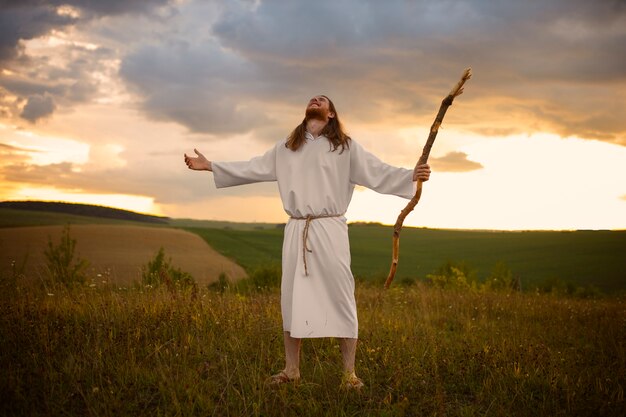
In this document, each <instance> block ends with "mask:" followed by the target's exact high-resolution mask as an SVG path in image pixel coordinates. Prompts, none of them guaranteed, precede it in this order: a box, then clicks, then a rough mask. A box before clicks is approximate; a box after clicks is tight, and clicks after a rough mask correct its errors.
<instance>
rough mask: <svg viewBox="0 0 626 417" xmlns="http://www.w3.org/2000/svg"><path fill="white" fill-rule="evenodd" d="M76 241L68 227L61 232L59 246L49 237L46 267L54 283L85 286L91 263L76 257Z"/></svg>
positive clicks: (45, 253)
mask: <svg viewBox="0 0 626 417" xmlns="http://www.w3.org/2000/svg"><path fill="white" fill-rule="evenodd" d="M75 251H76V239H72V238H71V237H70V226H69V225H66V226H65V227H64V228H63V231H62V232H61V241H60V242H59V244H58V245H56V246H55V245H54V244H53V243H52V239H50V237H48V249H46V250H45V252H44V255H45V256H46V267H47V270H48V273H49V276H50V279H51V280H52V282H55V283H61V284H63V285H65V286H72V285H75V284H83V283H84V282H85V280H86V279H87V275H86V274H85V270H86V269H87V267H88V266H89V262H88V261H86V260H85V259H81V258H78V257H75Z"/></svg>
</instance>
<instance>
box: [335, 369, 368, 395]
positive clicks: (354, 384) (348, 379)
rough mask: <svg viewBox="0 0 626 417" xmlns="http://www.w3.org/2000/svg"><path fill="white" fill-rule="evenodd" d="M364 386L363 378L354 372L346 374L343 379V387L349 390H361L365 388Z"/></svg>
mask: <svg viewBox="0 0 626 417" xmlns="http://www.w3.org/2000/svg"><path fill="white" fill-rule="evenodd" d="M364 386H365V384H364V383H363V381H362V380H361V378H359V377H358V376H356V374H355V373H354V372H352V373H350V374H344V376H343V378H342V380H341V388H343V389H345V390H348V391H360V390H361V388H363V387H364Z"/></svg>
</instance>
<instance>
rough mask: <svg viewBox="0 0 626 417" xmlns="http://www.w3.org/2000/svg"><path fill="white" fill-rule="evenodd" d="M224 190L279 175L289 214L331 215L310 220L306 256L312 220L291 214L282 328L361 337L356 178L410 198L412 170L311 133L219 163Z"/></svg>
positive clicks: (216, 170)
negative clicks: (354, 230) (354, 268)
mask: <svg viewBox="0 0 626 417" xmlns="http://www.w3.org/2000/svg"><path fill="white" fill-rule="evenodd" d="M213 174H214V180H215V185H216V187H217V188H222V187H231V186H235V185H241V184H249V183H253V182H261V181H278V188H279V191H280V197H281V199H282V203H283V207H284V209H285V212H287V214H288V215H289V216H290V217H306V216H307V215H332V214H340V215H341V216H340V217H327V218H319V219H314V220H312V221H311V222H310V226H309V232H308V240H307V242H308V243H307V246H308V248H309V249H310V250H311V251H312V252H307V253H306V262H307V269H308V275H305V271H304V261H303V256H302V245H303V239H302V238H303V235H302V233H303V229H304V226H305V223H306V221H304V220H296V219H292V218H290V219H289V221H288V222H287V225H286V226H285V232H284V240H283V253H282V283H281V310H282V316H283V329H284V330H285V331H288V332H290V333H291V336H292V337H296V338H311V337H347V338H357V337H358V321H357V313H356V302H355V299H354V277H353V276H352V272H351V270H350V245H349V241H348V226H347V224H346V218H345V217H344V216H343V214H345V212H346V210H347V209H348V204H349V203H350V200H351V198H352V193H353V191H354V186H355V184H358V185H363V186H365V187H368V188H371V189H372V190H374V191H377V192H379V193H384V194H393V195H397V196H400V197H404V198H411V197H413V195H414V192H415V183H414V182H413V170H410V169H406V168H396V167H393V166H390V165H388V164H386V163H384V162H382V161H381V160H380V159H378V158H377V157H376V156H374V155H372V154H371V153H369V152H367V151H366V150H364V149H363V147H362V146H361V145H359V144H358V143H357V142H355V141H354V140H351V141H350V147H349V149H345V150H344V151H343V152H341V147H339V148H338V149H337V150H336V151H334V152H331V148H330V142H329V141H328V139H327V138H326V137H324V136H318V137H317V138H313V136H312V135H311V134H310V133H308V132H307V139H306V142H305V143H304V144H303V145H302V146H301V147H300V149H298V150H297V151H296V152H294V151H292V150H290V149H288V148H286V147H285V140H282V141H280V142H278V143H277V144H276V145H275V146H274V147H273V148H272V149H270V150H269V151H267V152H266V153H265V154H264V155H262V156H258V157H256V158H252V159H251V160H249V161H239V162H213Z"/></svg>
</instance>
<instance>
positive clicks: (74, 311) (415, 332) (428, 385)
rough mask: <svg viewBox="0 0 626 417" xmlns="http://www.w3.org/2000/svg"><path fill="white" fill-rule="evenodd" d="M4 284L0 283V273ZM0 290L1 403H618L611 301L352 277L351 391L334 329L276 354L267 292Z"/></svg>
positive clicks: (471, 411)
mask: <svg viewBox="0 0 626 417" xmlns="http://www.w3.org/2000/svg"><path fill="white" fill-rule="evenodd" d="M3 282H5V281H3ZM2 294H3V295H2V296H0V335H1V337H0V369H2V371H1V372H2V378H0V393H1V394H0V395H1V396H2V397H3V400H2V401H0V414H2V415H133V416H135V415H150V416H154V415H185V416H187V415H202V416H206V415H215V416H229V415H232V416H234V415H237V416H239V415H259V416H273V415H301V416H307V415H333V416H356V415H359V416H360V415H376V416H379V415H382V416H396V415H397V416H400V415H449V416H473V415H502V416H509V415H517V416H555V415H576V416H578V415H589V416H597V415H615V416H618V415H623V412H624V410H625V403H624V386H625V385H626V355H625V342H626V335H625V332H624V329H625V328H626V305H625V301H624V300H623V299H609V298H604V299H596V300H581V299H573V298H567V297H562V296H554V295H548V294H536V293H502V292H489V291H487V292H479V291H461V290H450V289H438V288H433V287H428V286H424V285H422V284H419V283H418V284H417V285H413V286H409V287H401V286H396V287H395V288H392V290H390V291H386V292H383V291H382V290H380V289H379V288H378V287H370V286H367V285H360V286H359V287H358V291H357V302H358V307H359V319H360V343H359V345H358V352H357V372H358V373H359V374H360V376H361V377H362V378H363V379H364V381H365V383H366V387H365V389H364V390H363V391H362V392H361V393H360V394H356V393H350V392H344V391H341V390H340V389H339V384H340V377H341V375H340V363H341V360H340V352H339V348H338V343H337V341H336V340H334V339H316V340H306V341H305V343H304V345H303V352H302V376H303V381H302V383H301V384H300V385H299V386H285V387H280V388H278V389H271V388H268V387H266V386H265V384H264V381H265V379H266V378H267V376H269V375H270V374H271V373H272V372H276V371H278V370H279V369H281V368H282V365H283V362H282V358H283V348H282V327H281V321H280V320H281V319H280V305H279V295H278V292H277V291H276V290H272V289H269V290H268V289H265V290H264V291H262V292H249V293H246V294H245V295H243V294H241V293H236V292H232V291H231V290H229V289H226V290H225V291H223V292H221V293H220V292H217V291H210V290H207V289H200V291H199V293H197V294H196V297H195V298H192V295H191V293H190V292H185V291H182V292H180V293H178V294H176V296H173V294H172V293H171V292H168V291H167V290H166V289H164V288H163V287H159V288H150V287H147V286H136V287H132V288H127V289H124V288H119V287H112V286H110V285H98V286H95V287H75V288H66V287H63V286H58V287H56V288H53V289H48V291H40V290H38V289H36V288H25V287H22V286H20V285H19V283H18V285H17V286H15V287H13V288H12V291H2Z"/></svg>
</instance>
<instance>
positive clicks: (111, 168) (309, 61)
mask: <svg viewBox="0 0 626 417" xmlns="http://www.w3.org/2000/svg"><path fill="white" fill-rule="evenodd" d="M98 4H99V5H98V6H96V3H93V2H80V1H79V2H73V3H72V5H71V6H70V5H63V6H59V7H55V6H48V5H45V4H43V3H36V4H35V3H31V2H25V3H24V4H23V5H21V4H19V3H17V4H12V5H9V6H0V14H1V15H2V16H1V17H2V19H3V20H1V21H3V22H4V21H6V22H10V21H15V22H23V25H24V26H23V27H17V26H16V27H15V28H13V27H12V26H11V28H9V29H7V31H5V32H3V35H2V38H0V180H1V183H0V200H26V199H35V200H54V201H69V202H81V203H90V204H98V205H107V206H112V207H118V208H124V209H129V210H133V211H139V212H147V213H152V214H157V215H165V216H170V217H187V218H198V219H216V220H231V221H244V222H253V221H257V222H283V221H285V219H286V215H285V214H284V212H283V211H282V206H281V203H280V200H279V198H278V193H277V191H276V184H257V185H249V186H243V187H238V188H233V189H225V190H216V189H215V186H214V184H213V180H212V175H211V174H210V173H198V172H190V171H189V170H188V169H187V168H186V166H185V165H184V163H183V153H185V152H187V153H192V152H193V149H194V148H198V149H199V150H200V151H202V152H203V153H205V155H206V156H207V157H208V158H209V159H212V160H244V159H248V158H251V157H254V156H256V155H259V154H261V153H262V152H264V150H266V149H268V148H269V147H270V146H272V145H273V144H274V143H275V142H277V141H279V140H281V139H282V138H284V137H285V136H287V135H288V133H289V132H290V131H291V129H293V128H294V127H295V126H296V125H297V124H298V123H299V122H300V121H301V120H302V117H303V112H304V106H305V105H306V103H307V101H308V99H309V98H310V97H311V96H313V95H315V94H320V93H323V94H326V95H328V96H329V97H331V99H332V100H333V101H334V102H335V104H336V106H337V109H338V113H339V115H340V117H341V120H342V122H343V123H344V125H345V127H346V128H347V131H348V132H349V134H350V135H351V136H352V137H353V138H354V139H355V140H356V141H358V142H359V143H361V144H362V145H363V146H364V147H365V148H366V149H368V150H370V151H371V152H373V153H374V154H376V155H377V156H379V157H380V158H381V159H383V160H384V161H386V162H388V163H390V164H394V165H398V166H405V167H412V166H413V165H414V164H415V162H416V161H417V159H418V157H419V155H420V154H421V148H422V146H423V144H424V141H425V139H426V137H427V134H428V129H429V127H430V124H431V123H432V120H433V118H434V116H435V113H436V111H437V108H438V106H439V102H440V101H441V99H442V98H443V96H444V95H445V94H447V93H448V91H449V90H450V88H451V87H452V85H453V84H454V83H455V82H456V81H457V79H458V77H459V76H460V74H461V72H462V70H463V69H464V68H466V67H469V66H471V67H472V68H473V72H474V77H473V78H472V79H471V80H470V81H469V82H468V84H467V86H466V89H465V93H464V94H463V95H461V96H460V97H459V98H457V99H456V100H455V102H454V105H453V106H452V107H451V108H450V109H449V112H448V115H447V116H446V119H445V121H444V124H443V126H442V128H441V129H440V131H439V136H438V138H437V142H436V143H435V146H434V148H433V151H432V153H431V158H430V161H429V162H430V164H431V166H432V168H433V174H432V178H431V181H429V182H428V183H427V184H425V186H424V193H423V196H422V199H421V201H420V203H419V205H418V207H417V208H416V210H415V212H414V213H412V214H411V215H409V217H408V218H407V219H406V221H405V224H407V225H412V226H426V227H437V228H464V229H477V228H479V229H507V230H509V229H512V230H526V229H563V230H571V229H626V215H625V213H626V181H625V179H626V93H625V92H626V72H625V71H624V64H623V58H620V57H618V55H619V54H616V53H615V50H614V49H615V45H622V44H624V43H625V42H626V7H625V6H624V5H622V4H621V3H619V2H600V3H596V2H585V1H582V0H574V1H570V0H551V1H548V2H543V3H541V4H537V5H535V4H534V3H533V4H532V5H531V4H530V3H522V2H516V1H513V0H511V1H507V2H501V3H499V5H498V6H497V7H487V6H486V4H485V3H484V2H480V1H464V2H461V1H452V2H436V1H432V2H429V1H427V2H416V3H415V4H414V3H412V2H405V1H389V2H369V3H368V2H359V1H356V0H355V1H348V2H343V3H341V4H336V3H335V2H331V1H320V2H292V3H290V6H289V7H282V6H281V5H280V2H267V1H259V2H248V1H232V2H203V1H199V0H184V1H166V0H154V1H152V0H142V1H138V2H128V3H123V2H122V3H118V2H112V3H106V4H105V3H102V4H100V3H98ZM331 10H332V13H331V12H330V11H331ZM33 16H38V17H37V19H35V18H34V17H33ZM302 16H307V19H308V20H310V21H311V22H318V23H319V24H317V25H313V24H311V25H303V24H302V22H301V21H300V20H301V17H302ZM29 19H30V20H29ZM7 27H9V26H7ZM25 28H27V30H26V29H25ZM286 34H288V35H286ZM405 204H406V201H405V200H402V199H399V198H397V197H390V196H381V195H378V194H376V193H374V192H372V191H369V190H363V189H360V188H359V189H357V191H355V193H354V197H353V202H352V205H351V207H350V209H349V211H348V213H347V217H348V219H349V221H376V222H382V223H386V224H390V223H393V222H394V221H395V218H396V216H397V214H398V213H399V210H400V209H401V208H402V207H403V206H404V205H405Z"/></svg>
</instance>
